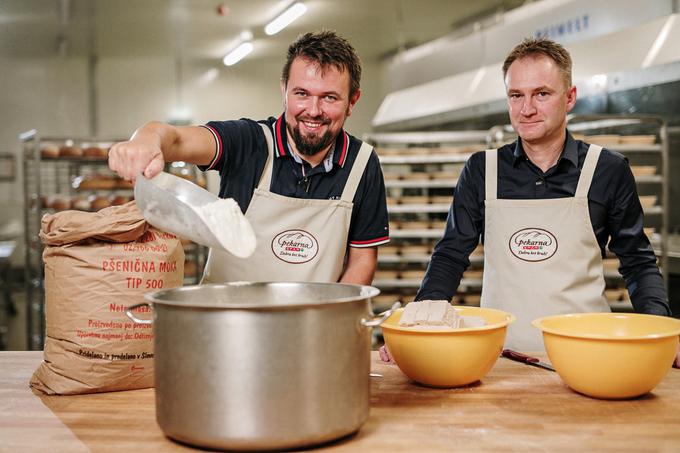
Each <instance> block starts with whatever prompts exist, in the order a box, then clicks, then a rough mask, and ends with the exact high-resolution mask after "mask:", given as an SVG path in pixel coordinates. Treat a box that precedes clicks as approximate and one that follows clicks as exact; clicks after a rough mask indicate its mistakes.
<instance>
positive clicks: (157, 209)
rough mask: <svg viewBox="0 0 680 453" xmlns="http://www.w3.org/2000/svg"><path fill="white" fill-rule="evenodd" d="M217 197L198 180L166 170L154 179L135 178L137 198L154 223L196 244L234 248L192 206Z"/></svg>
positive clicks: (157, 226) (141, 176)
mask: <svg viewBox="0 0 680 453" xmlns="http://www.w3.org/2000/svg"><path fill="white" fill-rule="evenodd" d="M218 200H219V198H218V197H217V196H216V195H214V194H212V193H210V192H208V191H207V190H205V189H202V188H201V187H199V186H197V185H196V184H194V183H192V182H190V181H187V180H186V179H183V178H180V177H178V176H174V175H171V174H169V173H165V172H161V173H159V174H158V175H156V176H154V177H153V178H151V179H147V178H145V177H144V176H143V175H139V176H138V177H137V180H136V182H135V201H136V202H137V206H138V207H139V209H140V210H141V211H142V215H143V216H144V218H145V219H146V221H147V222H149V223H150V224H151V225H153V226H154V227H156V228H158V229H159V230H162V231H167V232H169V233H173V234H176V235H177V236H179V237H182V238H184V239H189V240H191V241H193V242H196V243H197V244H201V245H205V246H207V247H215V248H218V249H220V250H225V251H227V252H231V250H229V248H228V247H225V245H223V244H222V243H221V242H220V241H219V240H218V239H217V237H216V236H215V234H214V233H213V231H212V230H211V228H210V226H209V225H208V224H206V222H205V221H204V219H203V218H201V216H200V215H199V214H198V213H197V212H196V211H195V210H194V209H192V206H193V207H200V206H204V205H207V204H209V203H213V202H215V201H218ZM226 227H230V226H226Z"/></svg>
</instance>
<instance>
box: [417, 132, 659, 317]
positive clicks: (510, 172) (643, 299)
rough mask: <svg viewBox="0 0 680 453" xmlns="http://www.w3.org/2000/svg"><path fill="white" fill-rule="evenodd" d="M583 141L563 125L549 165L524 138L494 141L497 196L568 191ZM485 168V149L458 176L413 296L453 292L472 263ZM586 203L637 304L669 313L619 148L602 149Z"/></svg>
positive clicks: (437, 296) (553, 194) (432, 296)
mask: <svg viewBox="0 0 680 453" xmlns="http://www.w3.org/2000/svg"><path fill="white" fill-rule="evenodd" d="M588 147H589V145H588V144H587V143H585V142H582V141H580V140H575V139H574V138H573V137H572V136H571V134H570V133H569V132H567V137H566V140H565V143H564V149H563V151H562V154H561V155H560V158H559V160H558V161H557V163H556V164H555V165H554V166H553V167H552V168H550V169H548V171H546V172H544V171H543V170H541V169H540V168H538V167H537V166H536V165H535V164H534V163H533V162H531V161H530V160H529V158H528V157H527V156H526V154H525V152H524V149H523V148H522V142H521V140H517V141H516V142H514V143H511V144H508V145H505V146H503V147H501V148H499V149H498V188H497V191H498V194H497V196H498V198H499V199H523V200H532V199H543V198H564V197H573V196H574V194H575V193H576V185H577V184H578V180H579V176H580V174H581V168H582V167H583V163H584V161H585V158H586V153H587V152H588ZM485 173H486V154H485V153H484V152H479V153H475V154H473V155H472V156H471V157H470V159H468V161H467V162H466V164H465V168H464V169H463V172H462V173H461V176H460V178H459V180H458V185H457V187H456V190H455V193H454V198H453V204H452V206H451V208H450V209H449V216H448V219H447V224H446V229H445V231H444V236H443V237H442V239H441V240H440V241H439V243H437V245H436V246H435V249H434V252H433V254H432V259H431V261H430V265H429V267H428V270H427V273H426V275H425V278H424V279H423V282H422V285H421V287H420V291H418V294H417V296H416V300H425V299H451V297H452V296H453V294H454V293H455V291H456V289H457V288H458V284H459V283H460V279H461V276H462V275H463V271H464V270H465V269H466V268H467V267H468V266H469V265H470V261H469V258H468V257H469V255H470V253H471V252H472V250H473V249H474V248H475V247H476V246H477V244H478V243H479V239H480V236H481V235H483V234H484V198H485V196H486V193H485V192H486V190H485V185H484V181H485ZM588 209H589V213H590V223H591V224H592V227H593V232H594V233H595V237H596V238H597V242H598V245H599V247H600V252H601V254H602V256H604V254H605V246H608V247H609V249H610V250H611V251H612V252H614V253H615V254H616V255H617V256H618V258H619V259H620V261H621V267H620V268H619V271H620V272H621V275H623V278H624V279H625V281H626V286H627V288H628V292H629V293H630V298H631V302H632V303H633V306H634V308H635V311H637V312H641V313H649V314H655V315H664V316H666V315H670V308H669V306H668V299H667V296H666V290H665V287H664V284H663V280H662V278H661V274H660V273H659V268H658V266H657V264H656V256H655V254H654V250H653V249H652V246H651V245H650V243H649V240H648V239H647V236H646V235H645V234H644V231H643V228H642V227H643V212H642V206H641V205H640V200H639V198H638V195H637V189H636V186H635V178H634V177H633V173H632V172H631V170H630V167H629V166H628V161H627V159H626V158H625V157H624V156H623V155H621V154H619V153H616V152H613V151H610V150H607V149H604V150H602V153H601V154H600V158H599V160H598V162H597V166H596V167H595V174H594V175H593V181H592V183H591V185H590V190H589V191H588ZM518 215H521V213H520V212H518ZM482 290H483V289H482Z"/></svg>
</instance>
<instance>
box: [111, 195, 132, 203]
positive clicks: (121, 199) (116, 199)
mask: <svg viewBox="0 0 680 453" xmlns="http://www.w3.org/2000/svg"><path fill="white" fill-rule="evenodd" d="M128 201H130V197H126V196H125V195H116V196H115V197H113V199H112V200H111V206H120V205H122V204H125V203H127V202H128Z"/></svg>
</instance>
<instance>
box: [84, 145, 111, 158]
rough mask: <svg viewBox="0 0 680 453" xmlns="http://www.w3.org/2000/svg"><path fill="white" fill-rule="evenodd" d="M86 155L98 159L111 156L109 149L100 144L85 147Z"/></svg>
mask: <svg viewBox="0 0 680 453" xmlns="http://www.w3.org/2000/svg"><path fill="white" fill-rule="evenodd" d="M83 156H84V157H92V158H96V159H106V158H107V157H108V156H109V151H108V150H107V149H106V148H102V147H100V146H88V147H87V148H85V149H83Z"/></svg>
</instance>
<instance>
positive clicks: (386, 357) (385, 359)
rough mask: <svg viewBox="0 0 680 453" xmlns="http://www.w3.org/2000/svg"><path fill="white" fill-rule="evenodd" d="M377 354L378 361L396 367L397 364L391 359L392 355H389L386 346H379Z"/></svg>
mask: <svg viewBox="0 0 680 453" xmlns="http://www.w3.org/2000/svg"><path fill="white" fill-rule="evenodd" d="M378 354H379V355H380V360H382V361H383V362H385V363H390V364H393V365H396V364H397V362H395V361H394V359H393V358H392V355H391V354H390V350H389V348H388V347H387V345H383V346H380V349H378Z"/></svg>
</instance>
